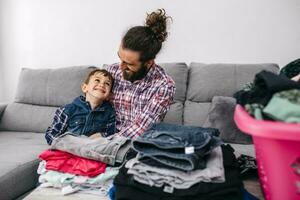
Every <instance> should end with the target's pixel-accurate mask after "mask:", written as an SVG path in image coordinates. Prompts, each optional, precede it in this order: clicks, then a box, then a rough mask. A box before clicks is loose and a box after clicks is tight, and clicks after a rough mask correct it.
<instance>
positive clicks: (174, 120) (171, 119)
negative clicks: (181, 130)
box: [163, 102, 183, 125]
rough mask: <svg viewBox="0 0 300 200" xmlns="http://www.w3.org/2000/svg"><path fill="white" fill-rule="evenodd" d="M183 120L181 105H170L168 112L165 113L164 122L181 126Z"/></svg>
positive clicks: (178, 103) (177, 103)
mask: <svg viewBox="0 0 300 200" xmlns="http://www.w3.org/2000/svg"><path fill="white" fill-rule="evenodd" d="M182 119H183V103H181V102H175V103H173V104H172V105H171V107H170V110H169V111H168V112H167V114H166V116H165V118H164V120H163V121H164V122H166V123H171V124H180V125H182Z"/></svg>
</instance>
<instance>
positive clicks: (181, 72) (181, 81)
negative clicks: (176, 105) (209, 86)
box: [159, 63, 188, 102]
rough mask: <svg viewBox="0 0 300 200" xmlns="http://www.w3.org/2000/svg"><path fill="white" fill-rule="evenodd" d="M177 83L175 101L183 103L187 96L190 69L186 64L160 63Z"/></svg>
mask: <svg viewBox="0 0 300 200" xmlns="http://www.w3.org/2000/svg"><path fill="white" fill-rule="evenodd" d="M159 65H160V66H161V67H162V68H164V70H165V71H166V73H167V74H168V75H169V76H171V77H172V79H173V80H174V82H175V87H176V92H175V96H174V100H175V101H180V102H183V101H184V100H185V95H186V87H187V76H188V67H187V65H186V64H185V63H159Z"/></svg>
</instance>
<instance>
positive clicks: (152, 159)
mask: <svg viewBox="0 0 300 200" xmlns="http://www.w3.org/2000/svg"><path fill="white" fill-rule="evenodd" d="M218 135H219V131H218V130H217V129H213V128H201V127H193V126H180V125H173V124H166V123H160V124H155V125H154V126H153V127H152V128H151V129H149V130H147V131H146V132H145V133H144V134H143V135H142V136H141V137H139V138H137V139H136V140H135V141H133V142H132V148H133V149H134V150H135V151H136V152H138V154H137V156H136V157H135V158H133V159H131V160H129V161H128V162H127V163H126V164H125V166H123V167H122V168H121V169H120V171H119V174H118V175H117V176H116V177H115V180H114V185H115V199H116V200H121V199H122V200H126V199H128V200H129V199H131V200H134V199H143V200H147V199H149V200H150V199H151V200H154V199H166V200H167V199H168V200H169V199H185V200H188V199H205V200H206V199H214V200H215V199H232V200H235V199H242V193H241V186H242V182H241V180H240V178H239V169H238V164H237V162H236V158H235V156H234V154H233V149H232V148H231V147H230V146H229V145H228V146H225V145H222V142H221V140H220V139H219V137H218Z"/></svg>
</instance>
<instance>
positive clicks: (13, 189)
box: [0, 63, 279, 200]
mask: <svg viewBox="0 0 300 200" xmlns="http://www.w3.org/2000/svg"><path fill="white" fill-rule="evenodd" d="M161 66H163V67H164V68H165V70H166V72H167V73H168V74H169V75H171V77H172V78H173V79H174V80H175V83H176V94H175V99H174V103H173V104H172V105H171V109H170V111H169V112H168V113H167V115H166V117H165V119H164V121H165V122H170V123H176V124H183V125H196V126H202V125H203V123H204V122H205V120H206V118H207V115H208V112H209V108H210V106H211V100H212V98H213V97H214V96H232V95H233V93H234V92H235V91H237V90H239V89H241V88H242V86H243V85H244V84H245V83H247V82H250V81H252V80H253V77H254V74H256V73H257V72H259V71H260V70H262V69H265V70H269V71H273V72H277V71H278V70H279V67H278V66H277V65H276V64H202V63H191V64H190V65H189V66H187V65H186V64H185V63H162V64H161ZM90 70H91V68H89V67H88V66H77V67H66V68H59V69H22V72H21V74H20V78H19V83H18V88H17V93H16V97H15V100H14V101H13V102H11V103H9V104H0V199H1V200H6V199H16V198H18V197H20V196H21V195H23V194H24V193H26V192H28V191H30V190H31V189H33V188H34V187H35V186H36V184H37V178H38V177H37V174H36V169H37V166H38V159H37V157H38V155H39V153H40V152H41V151H43V150H45V149H47V147H48V146H47V144H46V142H45V139H44V134H43V133H44V131H45V130H46V128H47V126H48V125H49V124H50V123H51V120H52V117H53V114H54V111H55V110H56V108H57V107H59V106H61V105H64V104H66V103H68V102H70V101H71V100H72V99H73V98H74V97H76V96H78V95H79V94H80V93H81V91H80V84H81V82H82V80H83V78H84V77H85V76H86V74H87V73H88V71H90ZM233 146H234V148H235V149H236V152H237V153H244V154H249V155H254V150H253V149H254V148H253V145H238V144H233Z"/></svg>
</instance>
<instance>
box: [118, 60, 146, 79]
mask: <svg viewBox="0 0 300 200" xmlns="http://www.w3.org/2000/svg"><path fill="white" fill-rule="evenodd" d="M147 73H148V69H147V67H146V65H145V64H144V63H143V64H142V67H141V69H140V70H139V71H137V72H132V71H129V72H127V71H126V70H124V71H123V78H124V79H125V80H127V81H130V82H132V83H133V82H134V81H136V80H141V79H143V78H144V77H145V76H146V75H147Z"/></svg>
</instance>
